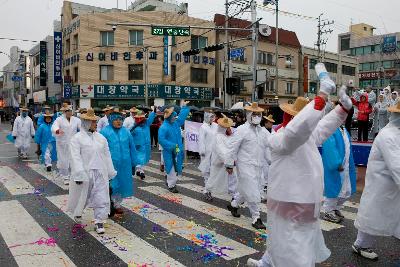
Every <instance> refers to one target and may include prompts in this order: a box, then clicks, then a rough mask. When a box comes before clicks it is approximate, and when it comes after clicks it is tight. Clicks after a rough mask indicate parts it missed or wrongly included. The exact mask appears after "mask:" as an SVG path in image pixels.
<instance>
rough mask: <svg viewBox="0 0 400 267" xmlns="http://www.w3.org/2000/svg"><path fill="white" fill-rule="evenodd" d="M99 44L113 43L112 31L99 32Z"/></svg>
mask: <svg viewBox="0 0 400 267" xmlns="http://www.w3.org/2000/svg"><path fill="white" fill-rule="evenodd" d="M100 37H101V40H100V41H101V43H100V45H101V46H112V45H114V32H100Z"/></svg>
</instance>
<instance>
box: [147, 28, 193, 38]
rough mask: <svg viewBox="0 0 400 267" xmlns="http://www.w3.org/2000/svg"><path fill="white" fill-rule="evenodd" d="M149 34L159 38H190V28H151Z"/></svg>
mask: <svg viewBox="0 0 400 267" xmlns="http://www.w3.org/2000/svg"><path fill="white" fill-rule="evenodd" d="M151 34H152V35H161V36H190V28H188V27H162V26H151Z"/></svg>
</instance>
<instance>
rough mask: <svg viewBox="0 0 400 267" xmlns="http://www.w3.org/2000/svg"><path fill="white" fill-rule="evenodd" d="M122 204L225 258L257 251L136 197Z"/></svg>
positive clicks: (228, 258)
mask: <svg viewBox="0 0 400 267" xmlns="http://www.w3.org/2000/svg"><path fill="white" fill-rule="evenodd" d="M122 205H123V206H124V207H126V208H127V209H129V210H131V211H132V212H134V213H135V214H138V215H140V216H141V217H143V218H145V219H147V220H149V221H151V222H153V223H155V224H158V225H160V226H161V227H164V228H166V229H167V230H169V231H170V232H172V233H174V234H176V235H178V236H181V237H183V238H185V239H187V240H189V241H193V242H194V243H195V244H197V245H200V246H201V245H203V246H205V248H206V249H207V250H208V251H210V252H213V253H216V254H217V255H218V253H220V255H219V256H221V257H222V258H224V259H226V260H232V259H236V258H240V257H243V256H246V255H250V254H254V253H256V252H257V250H255V249H253V248H250V247H247V246H245V245H243V244H241V243H239V242H236V241H234V240H232V239H229V238H227V237H224V236H222V235H219V234H216V233H214V232H212V231H210V230H208V229H207V228H204V227H202V226H199V225H197V224H196V223H195V222H193V221H188V220H185V219H183V218H180V217H178V216H176V215H174V214H172V213H169V212H167V211H165V210H162V209H160V208H158V207H156V206H154V205H151V204H149V203H146V202H144V201H142V200H140V199H138V198H134V197H132V198H128V199H125V200H124V202H123V203H122ZM215 243H216V244H215Z"/></svg>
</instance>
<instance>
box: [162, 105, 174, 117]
mask: <svg viewBox="0 0 400 267" xmlns="http://www.w3.org/2000/svg"><path fill="white" fill-rule="evenodd" d="M173 112H174V107H170V108H166V109H165V110H164V119H168V118H169V117H170V116H171V114H172V113H173Z"/></svg>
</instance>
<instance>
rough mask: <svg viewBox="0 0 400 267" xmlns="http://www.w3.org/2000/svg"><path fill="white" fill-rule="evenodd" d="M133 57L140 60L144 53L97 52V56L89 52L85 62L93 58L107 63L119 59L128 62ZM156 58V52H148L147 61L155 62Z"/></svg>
mask: <svg viewBox="0 0 400 267" xmlns="http://www.w3.org/2000/svg"><path fill="white" fill-rule="evenodd" d="M133 57H135V58H136V59H137V60H142V59H144V52H143V51H137V52H123V53H118V52H110V53H105V52H99V53H98V54H97V55H94V54H93V52H89V53H87V54H86V61H94V59H95V58H96V59H97V60H99V61H107V60H111V61H118V60H120V59H123V60H124V61H130V60H131V59H132V58H133ZM157 57H158V53H157V51H150V52H149V60H157ZM78 61H79V55H78Z"/></svg>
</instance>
